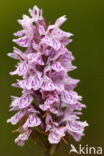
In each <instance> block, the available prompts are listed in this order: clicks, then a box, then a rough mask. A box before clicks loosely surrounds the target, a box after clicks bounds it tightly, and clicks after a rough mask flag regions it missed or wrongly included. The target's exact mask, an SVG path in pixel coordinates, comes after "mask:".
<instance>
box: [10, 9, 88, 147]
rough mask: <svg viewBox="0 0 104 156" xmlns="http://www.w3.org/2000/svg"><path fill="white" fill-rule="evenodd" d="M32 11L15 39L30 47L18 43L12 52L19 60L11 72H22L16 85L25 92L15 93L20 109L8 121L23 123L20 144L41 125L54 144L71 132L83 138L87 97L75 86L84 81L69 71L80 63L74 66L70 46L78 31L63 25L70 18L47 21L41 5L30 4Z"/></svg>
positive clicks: (15, 108) (14, 101)
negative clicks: (69, 29) (81, 117)
mask: <svg viewBox="0 0 104 156" xmlns="http://www.w3.org/2000/svg"><path fill="white" fill-rule="evenodd" d="M29 13H30V15H31V17H28V16H26V15H23V19H22V20H18V23H19V24H21V25H22V28H23V29H22V30H20V31H18V32H17V33H15V34H14V35H15V36H16V37H18V38H17V39H14V40H13V41H14V42H16V43H17V44H18V45H19V46H20V47H25V52H22V51H21V50H19V49H17V48H15V47H14V52H13V53H9V54H8V56H10V57H12V58H14V59H17V60H19V63H18V64H17V65H16V70H15V71H13V72H10V74H11V75H19V76H21V77H22V79H21V80H17V83H15V84H13V86H14V87H18V88H22V96H21V97H15V96H12V103H11V105H10V107H11V108H10V111H18V112H17V113H16V114H15V115H14V116H13V117H11V118H10V119H8V121H7V122H10V123H11V124H13V125H15V124H17V123H18V122H19V123H20V127H19V128H18V130H17V131H18V132H19V133H20V134H19V136H18V137H17V138H16V139H15V142H16V143H17V144H18V145H20V146H23V145H24V143H25V141H26V140H28V137H29V136H30V135H31V133H32V132H33V130H34V127H37V126H38V127H39V130H40V131H43V132H44V133H46V134H47V135H48V140H49V143H50V144H58V143H59V142H60V141H61V140H62V138H64V137H65V136H66V135H71V136H73V137H74V139H75V140H76V141H79V140H80V139H81V136H83V135H84V128H85V126H88V124H87V122H86V121H85V122H81V121H79V119H80V118H79V115H80V114H81V112H80V111H81V110H82V108H83V107H85V105H84V104H81V102H80V101H81V100H82V97H81V96H79V95H78V94H77V92H75V91H74V88H75V87H76V86H77V83H78V82H79V80H76V79H72V78H71V77H70V76H69V75H68V72H69V71H71V70H74V69H75V68H76V67H75V66H73V65H72V61H73V60H74V57H73V56H72V53H71V52H70V51H69V50H68V49H67V48H66V46H67V45H68V44H69V43H70V42H71V41H72V40H71V39H70V37H71V36H72V34H71V33H68V32H64V31H63V30H61V29H60V26H61V25H62V24H63V23H64V22H65V21H66V17H65V16H62V17H60V18H58V19H57V20H56V22H55V24H53V25H51V24H48V26H47V25H46V22H45V19H44V18H43V16H42V10H40V9H39V8H38V7H37V6H34V8H33V10H31V9H29ZM34 99H35V102H34Z"/></svg>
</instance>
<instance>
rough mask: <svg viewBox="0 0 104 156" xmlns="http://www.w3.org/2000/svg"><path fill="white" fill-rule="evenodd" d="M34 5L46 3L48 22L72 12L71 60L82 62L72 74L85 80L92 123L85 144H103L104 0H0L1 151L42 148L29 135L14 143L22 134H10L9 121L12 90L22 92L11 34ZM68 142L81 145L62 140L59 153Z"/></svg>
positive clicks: (82, 88)
mask: <svg viewBox="0 0 104 156" xmlns="http://www.w3.org/2000/svg"><path fill="white" fill-rule="evenodd" d="M35 4H36V5H37V6H38V7H40V8H43V13H44V16H45V17H46V19H47V21H52V22H53V23H54V21H55V20H56V18H58V17H60V16H61V15H64V14H66V15H67V17H68V20H67V22H66V23H65V24H64V25H63V29H64V30H66V31H69V32H72V33H74V37H73V40H74V41H73V43H71V45H70V46H69V49H70V50H71V51H72V52H73V55H74V56H75V58H76V60H75V61H74V62H73V63H74V64H75V65H76V66H78V69H77V70H75V71H73V72H71V75H72V76H73V77H75V78H78V79H80V80H81V82H80V83H79V85H78V87H77V91H78V92H79V94H80V95H82V96H83V103H85V104H86V105H87V109H86V110H84V111H83V113H84V114H83V116H82V119H83V120H87V121H88V123H89V125H90V126H89V127H88V128H86V131H85V132H86V135H85V137H83V138H82V140H81V144H82V145H83V146H84V145H86V144H88V145H89V146H95V147H96V146H104V82H103V81H104V0H0V83H1V84H0V103H1V104H0V156H2V155H3V156H14V155H15V156H18V155H19V156H22V155H24V156H30V155H34V156H38V155H41V153H42V149H41V148H40V147H38V145H34V144H33V142H32V141H31V139H30V140H29V141H28V142H27V143H26V145H25V146H24V147H23V148H21V147H18V146H17V145H15V144H14V139H15V137H16V136H17V135H18V134H12V133H11V131H12V130H13V129H15V127H14V126H11V125H10V124H7V123H6V120H7V119H8V118H9V117H10V116H11V115H12V113H9V112H8V109H9V105H10V101H11V99H10V95H18V94H19V93H18V89H14V88H13V87H11V83H13V82H15V79H16V77H11V76H9V74H8V73H9V72H10V71H12V70H14V64H15V63H16V62H15V60H12V59H10V58H9V57H7V53H8V52H11V51H12V46H14V45H15V44H14V43H12V39H13V36H12V34H13V33H14V32H16V31H17V30H19V29H20V26H19V25H18V24H17V19H21V17H22V14H24V13H25V14H27V13H28V9H29V8H32V7H33V6H34V5H35ZM70 143H73V144H74V145H75V146H76V147H77V146H78V144H79V143H76V142H75V141H74V140H73V139H72V138H71V139H70V141H69V144H68V145H64V143H62V145H61V149H60V151H59V152H57V153H56V156H63V155H64V156H68V155H69V154H68V152H69V149H70ZM103 149H104V148H103ZM103 154H104V153H103Z"/></svg>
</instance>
